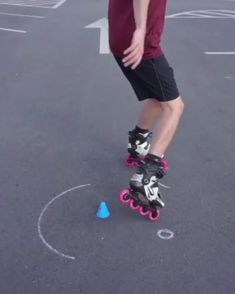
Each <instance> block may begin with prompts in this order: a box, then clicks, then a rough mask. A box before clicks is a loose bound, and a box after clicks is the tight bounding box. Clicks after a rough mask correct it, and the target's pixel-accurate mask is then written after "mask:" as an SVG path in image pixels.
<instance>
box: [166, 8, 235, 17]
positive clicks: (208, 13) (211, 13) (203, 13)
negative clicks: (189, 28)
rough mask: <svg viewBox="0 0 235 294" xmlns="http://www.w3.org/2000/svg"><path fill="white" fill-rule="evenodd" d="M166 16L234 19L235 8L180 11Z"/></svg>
mask: <svg viewBox="0 0 235 294" xmlns="http://www.w3.org/2000/svg"><path fill="white" fill-rule="evenodd" d="M166 18H186V19H190V18H205V19H208V18H210V19H213V18H227V19H235V10H216V9H215V10H191V11H184V12H180V13H174V14H171V15H168V16H166Z"/></svg>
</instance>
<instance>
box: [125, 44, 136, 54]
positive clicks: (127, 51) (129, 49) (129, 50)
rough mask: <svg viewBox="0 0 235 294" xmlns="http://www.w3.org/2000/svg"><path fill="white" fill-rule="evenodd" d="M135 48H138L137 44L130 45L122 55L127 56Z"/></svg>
mask: <svg viewBox="0 0 235 294" xmlns="http://www.w3.org/2000/svg"><path fill="white" fill-rule="evenodd" d="M136 47H138V44H137V43H133V44H131V46H130V47H128V48H127V49H126V50H125V51H124V52H123V54H124V55H127V54H129V53H130V52H132V51H133V50H134V49H135V48H136Z"/></svg>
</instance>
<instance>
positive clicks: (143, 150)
mask: <svg viewBox="0 0 235 294" xmlns="http://www.w3.org/2000/svg"><path fill="white" fill-rule="evenodd" d="M151 135H152V133H151V132H148V133H145V134H143V133H138V132H136V131H135V130H133V131H130V132H129V143H128V145H127V150H128V152H129V155H127V157H126V158H125V164H126V165H127V166H140V165H141V164H143V162H142V160H143V158H144V157H145V156H146V155H147V154H148V151H149V148H150V143H149V142H148V141H149V138H150V137H151Z"/></svg>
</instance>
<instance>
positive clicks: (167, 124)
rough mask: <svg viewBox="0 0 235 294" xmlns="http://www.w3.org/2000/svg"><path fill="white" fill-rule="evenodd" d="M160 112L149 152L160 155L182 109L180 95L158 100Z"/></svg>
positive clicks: (168, 140)
mask: <svg viewBox="0 0 235 294" xmlns="http://www.w3.org/2000/svg"><path fill="white" fill-rule="evenodd" d="M160 104H161V107H162V114H161V117H160V119H159V122H158V124H157V126H156V127H155V129H154V136H153V139H152V144H151V148H150V151H149V153H151V154H154V155H157V156H159V157H162V156H163V155H164V154H165V152H166V149H167V147H168V146H169V144H170V142H171V141H172V139H173V137H174V134H175V132H176V129H177V126H178V124H179V121H180V118H181V115H182V113H183V109H184V103H183V101H182V99H181V97H178V98H177V99H175V100H171V101H166V102H160Z"/></svg>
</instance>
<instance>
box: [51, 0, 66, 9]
mask: <svg viewBox="0 0 235 294" xmlns="http://www.w3.org/2000/svg"><path fill="white" fill-rule="evenodd" d="M65 2H66V0H60V1H59V2H58V3H57V4H56V5H54V6H53V8H54V9H56V8H58V7H60V6H61V5H63V4H64V3H65Z"/></svg>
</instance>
